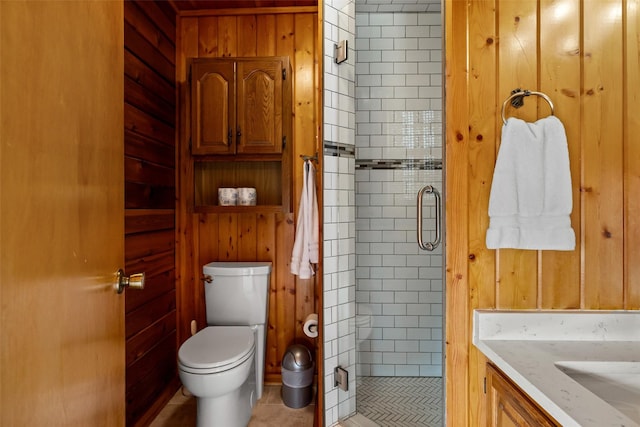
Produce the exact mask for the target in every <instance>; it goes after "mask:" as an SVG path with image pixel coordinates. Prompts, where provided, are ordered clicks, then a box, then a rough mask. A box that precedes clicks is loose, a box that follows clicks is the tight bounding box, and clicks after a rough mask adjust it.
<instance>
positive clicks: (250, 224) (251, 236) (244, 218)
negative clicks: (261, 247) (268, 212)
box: [238, 213, 258, 261]
mask: <svg viewBox="0 0 640 427" xmlns="http://www.w3.org/2000/svg"><path fill="white" fill-rule="evenodd" d="M256 228H257V226H256V214H255V213H240V214H238V261H253V260H257V259H258V258H257V245H258V241H257V239H256V232H257V230H256Z"/></svg>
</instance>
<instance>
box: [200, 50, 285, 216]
mask: <svg viewBox="0 0 640 427" xmlns="http://www.w3.org/2000/svg"><path fill="white" fill-rule="evenodd" d="M189 81H190V85H191V87H190V98H191V99H190V102H189V104H190V122H191V125H190V128H191V138H190V141H191V143H190V151H191V156H192V162H193V189H194V193H193V200H194V210H195V211H197V212H217V211H224V212H230V211H242V212H245V211H264V210H268V211H284V212H290V209H291V187H292V182H291V181H292V173H291V165H290V163H291V151H292V145H293V141H292V137H291V135H292V104H291V100H292V98H291V96H292V89H291V88H292V85H291V81H292V74H291V66H290V63H289V58H288V57H264V58H263V57H256V58H194V59H191V60H190V77H189ZM224 187H231V188H239V187H253V188H255V189H256V191H257V195H258V206H256V207H253V206H251V207H249V206H224V207H222V206H218V188H224Z"/></svg>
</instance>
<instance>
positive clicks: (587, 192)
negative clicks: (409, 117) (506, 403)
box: [445, 0, 640, 426]
mask: <svg viewBox="0 0 640 427" xmlns="http://www.w3.org/2000/svg"><path fill="white" fill-rule="evenodd" d="M461 3H462V4H461ZM637 6H638V2H637V1H636V0H634V1H632V2H628V1H627V2H625V1H622V0H616V1H610V2H582V1H579V0H571V1H569V2H563V3H562V5H561V4H560V3H558V2H553V1H550V0H536V1H529V0H527V1H523V2H512V1H510V0H495V2H493V3H491V2H471V3H463V2H457V1H447V2H445V9H446V10H445V19H446V25H445V31H446V34H445V43H446V52H445V55H446V65H447V73H446V91H447V97H446V115H447V126H446V144H447V145H446V164H447V170H446V178H445V179H446V183H445V185H446V189H447V198H446V221H447V224H448V233H447V241H448V244H447V248H446V249H447V254H446V262H447V265H446V280H447V286H446V312H447V316H448V319H449V320H448V322H447V328H446V359H445V360H446V371H447V375H446V379H445V381H446V393H447V403H446V405H447V409H446V412H447V425H448V426H475V425H482V423H483V419H482V413H483V411H484V412H486V409H483V408H482V406H483V405H484V403H483V402H484V400H485V396H484V394H483V393H482V391H481V390H479V388H478V387H477V386H476V385H475V384H473V382H474V381H477V380H478V379H480V378H481V376H482V374H481V373H482V372H483V370H484V369H485V368H484V364H485V361H484V360H483V357H482V356H481V355H479V354H478V352H477V350H476V349H475V348H474V347H473V345H472V344H471V343H470V340H471V330H470V318H469V316H470V314H471V311H472V308H474V307H478V308H494V307H493V306H492V300H491V293H492V292H495V293H496V295H497V299H496V304H495V307H498V308H501V309H520V308H544V309H566V308H580V309H625V308H637V307H638V298H639V297H638V295H639V294H640V285H638V280H637V278H638V275H639V274H640V271H638V267H636V264H637V263H634V262H633V261H632V260H634V259H636V258H637V254H638V251H640V246H639V245H640V243H638V239H640V237H638V236H639V235H640V232H639V231H638V227H639V225H640V224H638V219H637V218H636V215H635V212H636V211H637V207H638V205H639V204H640V197H638V196H637V194H638V191H637V190H638V186H639V185H640V182H639V180H640V176H639V175H640V173H639V172H640V160H639V159H640V155H639V153H638V150H639V148H638V147H636V145H637V144H635V143H633V142H632V140H635V139H637V138H635V135H637V134H638V130H639V129H638V127H639V126H640V119H639V118H638V117H639V116H638V115H637V114H634V113H635V105H636V104H637V100H638V98H639V97H640V78H639V77H638V76H639V75H640V62H639V61H638V57H637V52H638V37H637V35H638V29H639V27H640V25H639V24H640V19H639V17H638V11H637ZM625 7H626V8H625ZM562 12H565V13H564V14H563V13H562ZM467 13H468V14H467ZM492 15H494V16H495V18H493V17H492ZM492 20H493V21H494V22H496V25H497V29H498V36H499V44H498V52H497V55H498V62H497V68H496V69H495V71H494V70H493V69H492V68H491V67H492V65H491V61H490V60H486V58H485V57H486V56H490V53H489V50H490V48H488V47H487V46H485V45H484V44H483V43H486V41H484V42H483V38H485V36H483V35H480V34H482V33H483V31H486V32H489V31H490V30H489V29H490V28H491V25H492V24H491V21H492ZM485 28H487V29H486V30H483V29H485ZM467 36H468V39H465V37H467ZM467 40H468V41H469V45H468V46H467V44H466V41H467ZM467 59H468V63H467V62H466V61H467ZM467 65H468V66H469V68H467ZM485 74H489V75H491V74H495V82H496V86H495V95H493V96H492V94H491V89H489V88H488V87H487V86H488V85H489V83H488V82H487V79H486V78H483V76H484V75H485ZM515 87H520V88H531V89H536V88H537V89H538V90H541V91H543V92H545V93H547V94H548V95H549V96H551V99H552V100H553V101H554V104H555V107H556V115H557V116H558V117H559V118H560V119H561V120H562V121H563V123H564V125H565V129H566V131H567V138H568V142H569V155H570V161H571V167H572V179H573V191H574V193H573V195H574V213H573V215H572V224H573V226H574V231H576V235H577V242H578V247H577V248H576V250H575V251H569V252H553V251H542V252H540V253H538V254H536V253H535V252H531V254H533V259H531V257H525V258H523V261H522V262H520V260H518V257H521V253H522V252H524V251H509V252H511V253H508V254H506V252H507V251H499V252H498V256H497V257H496V259H495V264H494V265H495V268H496V271H498V272H499V276H498V278H497V280H494V277H493V276H492V275H491V274H490V273H487V274H481V273H480V270H481V269H483V268H484V269H486V270H487V271H489V270H490V267H491V263H492V261H490V260H489V261H487V265H486V266H484V265H483V264H482V263H483V262H484V261H485V260H487V259H490V257H487V256H486V254H485V255H484V256H482V257H478V256H477V253H476V252H477V251H478V247H480V249H482V248H481V243H480V242H479V241H478V242H477V243H476V240H479V239H478V237H477V236H479V235H480V234H481V233H480V231H481V230H480V229H481V228H482V227H483V226H484V225H483V224H482V223H483V221H486V219H476V216H477V215H478V214H477V211H478V209H483V206H482V205H483V204H485V203H486V202H487V198H488V193H486V192H485V193H484V195H483V196H475V195H474V196H471V195H470V193H471V192H474V193H475V192H477V191H482V188H483V187H482V186H481V185H480V184H479V183H478V181H480V179H481V176H482V171H483V169H482V168H483V167H484V166H485V165H484V164H485V163H489V164H492V165H493V159H494V157H493V156H495V153H493V154H491V153H487V152H483V151H482V148H481V144H480V143H478V141H477V139H478V138H477V135H479V134H482V135H483V140H484V133H486V132H487V130H483V131H482V132H480V131H479V129H481V128H482V125H483V124H484V122H485V121H486V120H483V114H484V113H483V111H481V110H490V109H491V108H494V107H495V103H493V101H491V100H489V99H490V98H493V99H497V100H498V106H500V105H501V103H502V101H503V100H504V99H505V98H506V97H507V96H508V95H509V92H510V91H511V90H512V89H514V88H515ZM485 93H486V95H484V96H483V95H482V94H485ZM483 98H486V99H487V100H486V101H483ZM536 107H537V108H536ZM494 114H495V117H494V118H493V119H494V120H493V121H494V122H496V123H498V124H499V123H500V117H499V110H498V111H495V112H494ZM547 114H548V106H547V105H546V103H545V102H544V101H542V100H537V101H536V100H534V98H526V99H525V106H524V107H523V108H521V109H519V110H516V111H513V110H512V111H511V112H510V115H516V116H519V117H522V118H524V119H526V120H535V119H536V118H538V117H543V116H546V115H547ZM490 119H491V118H487V120H490ZM485 126H488V125H485ZM467 128H470V131H469V133H467ZM474 138H475V139H474ZM634 138H635V139H634ZM498 139H499V138H498V135H496V140H498ZM497 147H498V145H496V150H497ZM465 166H466V167H465ZM472 218H473V219H472ZM474 239H475V240H474ZM474 245H477V247H476V246H474ZM479 253H482V252H479ZM470 254H473V255H475V256H474V257H472V258H470V256H469V255H470ZM505 263H506V265H505ZM632 264H633V265H632ZM467 272H468V273H469V276H468V277H467V276H466V274H467ZM511 272H512V273H513V274H510V273H511ZM492 287H494V288H495V289H493V290H492ZM476 293H477V294H476ZM468 381H471V382H472V383H471V384H469V383H468Z"/></svg>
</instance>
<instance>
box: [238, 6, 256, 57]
mask: <svg viewBox="0 0 640 427" xmlns="http://www.w3.org/2000/svg"><path fill="white" fill-rule="evenodd" d="M257 31H258V28H257V23H256V16H255V15H243V16H238V37H237V38H238V56H240V57H243V56H256V55H257V44H258V42H257Z"/></svg>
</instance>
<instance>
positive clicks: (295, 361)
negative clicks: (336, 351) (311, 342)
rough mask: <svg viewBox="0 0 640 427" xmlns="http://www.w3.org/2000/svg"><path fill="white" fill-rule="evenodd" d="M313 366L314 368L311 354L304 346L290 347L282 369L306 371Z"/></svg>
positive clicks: (283, 359)
mask: <svg viewBox="0 0 640 427" xmlns="http://www.w3.org/2000/svg"><path fill="white" fill-rule="evenodd" d="M311 366H313V357H312V356H311V352H310V351H309V349H308V348H307V347H305V346H304V345H302V344H293V345H290V346H289V347H288V348H287V351H286V352H285V353H284V356H283V357H282V367H283V368H284V369H287V370H289V371H304V370H306V369H309V368H310V367H311Z"/></svg>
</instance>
